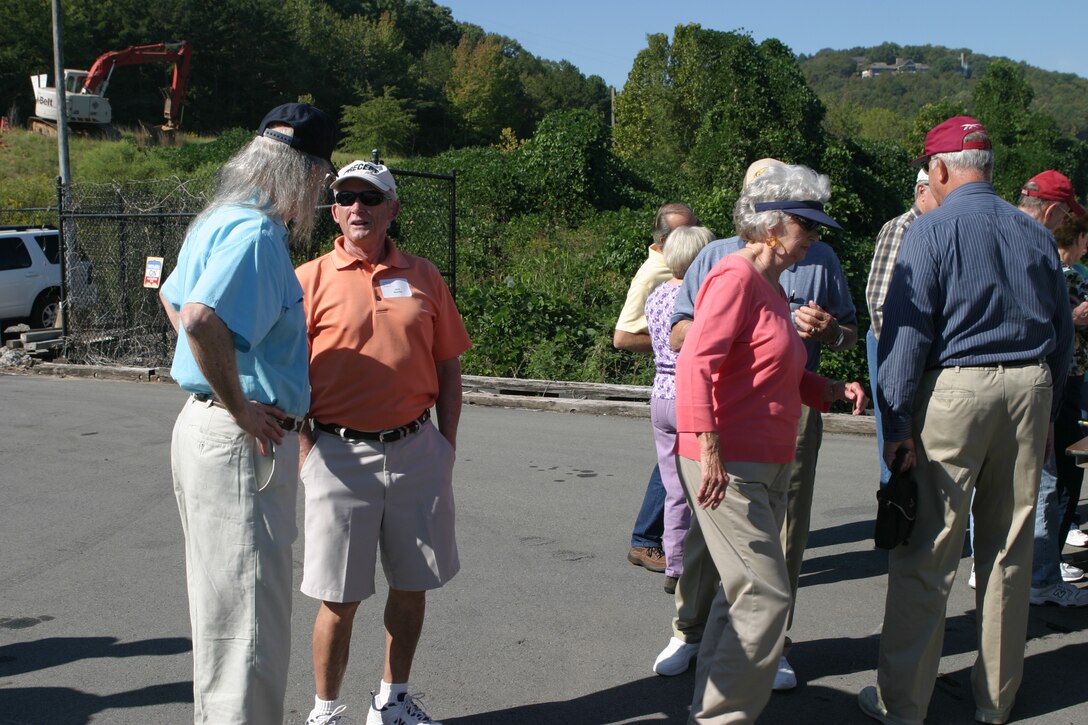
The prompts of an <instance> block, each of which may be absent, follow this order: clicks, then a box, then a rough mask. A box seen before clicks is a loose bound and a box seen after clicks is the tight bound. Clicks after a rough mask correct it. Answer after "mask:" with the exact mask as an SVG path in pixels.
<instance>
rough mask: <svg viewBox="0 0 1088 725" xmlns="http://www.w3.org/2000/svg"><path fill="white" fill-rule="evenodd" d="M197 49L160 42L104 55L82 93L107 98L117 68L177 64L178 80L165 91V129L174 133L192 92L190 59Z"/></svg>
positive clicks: (177, 43)
mask: <svg viewBox="0 0 1088 725" xmlns="http://www.w3.org/2000/svg"><path fill="white" fill-rule="evenodd" d="M192 55H193V48H192V46H191V45H189V41H187V40H180V41H178V42H176V43H156V44H154V45H134V46H132V47H131V48H125V49H124V50H111V51H109V52H108V53H103V54H102V55H101V56H99V57H98V60H96V61H95V62H94V65H93V66H91V70H90V71H88V72H87V79H86V80H85V81H84V82H83V89H82V90H81V93H97V94H100V95H105V93H106V87H107V86H109V81H110V76H111V75H112V74H113V69H114V68H116V67H117V66H121V65H142V64H145V63H173V64H174V78H173V81H172V82H171V83H170V87H169V88H163V89H162V93H163V96H164V97H165V99H166V103H165V106H164V108H163V115H164V116H165V117H166V123H165V124H164V125H163V129H165V130H169V131H173V130H175V129H177V128H178V127H179V126H180V125H181V111H182V109H183V108H184V106H185V96H186V94H187V93H188V91H189V60H190V59H191V58H192Z"/></svg>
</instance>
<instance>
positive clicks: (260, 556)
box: [170, 399, 298, 725]
mask: <svg viewBox="0 0 1088 725" xmlns="http://www.w3.org/2000/svg"><path fill="white" fill-rule="evenodd" d="M170 459H171V467H172V469H173V475H174V495H175V496H176V498H177V501H178V511H179V512H180V514H181V526H182V530H183V531H184V534H185V575H186V581H187V584H188V590H189V618H190V620H191V624H192V628H193V722H194V723H196V724H197V725H246V724H249V725H265V724H267V723H282V722H283V698H284V692H285V691H286V689H287V665H288V662H289V661H290V659H291V577H292V569H291V545H292V544H293V543H294V541H295V537H296V536H297V534H298V529H297V526H296V525H295V495H296V493H297V491H298V436H297V435H296V434H295V433H287V434H286V435H285V436H284V439H283V444H282V445H278V446H276V447H275V450H274V451H273V452H272V454H271V455H268V456H262V455H260V453H258V452H257V449H256V445H255V443H254V440H253V438H252V436H249V435H247V434H246V433H245V431H243V430H242V429H241V428H239V427H238V426H237V425H236V424H235V422H234V419H233V418H231V416H230V414H229V413H227V411H225V410H223V409H222V408H217V407H213V406H211V405H210V404H209V403H198V402H195V401H193V400H192V399H190V400H189V401H188V402H186V404H185V407H184V408H182V411H181V414H180V415H179V416H178V419H177V422H176V423H175V424H174V434H173V440H172V444H171V449H170Z"/></svg>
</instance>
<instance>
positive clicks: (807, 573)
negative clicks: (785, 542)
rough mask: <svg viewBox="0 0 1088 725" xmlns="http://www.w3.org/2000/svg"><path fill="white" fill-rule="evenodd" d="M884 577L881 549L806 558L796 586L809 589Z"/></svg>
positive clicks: (884, 554) (885, 556)
mask: <svg viewBox="0 0 1088 725" xmlns="http://www.w3.org/2000/svg"><path fill="white" fill-rule="evenodd" d="M887 575H888V552H886V551H883V550H881V549H870V550H867V551H843V552H840V553H837V554H828V555H826V556H813V557H808V558H806V559H805V562H804V564H803V565H802V567H801V576H800V577H799V578H798V580H797V586H798V587H812V586H820V585H821V584H834V583H836V582H842V581H850V580H853V579H868V578H870V577H886V576H887Z"/></svg>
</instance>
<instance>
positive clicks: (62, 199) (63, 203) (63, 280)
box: [57, 176, 72, 340]
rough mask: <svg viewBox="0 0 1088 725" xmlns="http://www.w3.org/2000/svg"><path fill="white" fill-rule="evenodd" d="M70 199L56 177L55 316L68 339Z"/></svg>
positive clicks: (62, 184)
mask: <svg viewBox="0 0 1088 725" xmlns="http://www.w3.org/2000/svg"><path fill="white" fill-rule="evenodd" d="M71 199H72V190H71V189H70V188H69V187H68V186H67V185H66V184H65V183H64V179H63V177H60V176H58V177H57V241H59V242H60V302H59V303H58V304H57V314H59V315H60V334H61V336H62V337H63V338H64V339H65V340H67V339H68V312H69V309H70V307H69V304H68V267H69V265H68V254H69V251H70V250H71V248H72V245H71V243H70V242H71V240H70V239H69V238H68V237H69V236H70V235H71V233H70V231H69V230H67V229H66V228H65V224H64V214H65V211H67V210H68V202H70V201H71Z"/></svg>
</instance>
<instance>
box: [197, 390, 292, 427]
mask: <svg viewBox="0 0 1088 725" xmlns="http://www.w3.org/2000/svg"><path fill="white" fill-rule="evenodd" d="M190 395H191V396H192V398H193V400H195V401H196V402H198V403H211V404H212V405H214V406H215V407H216V408H222V409H223V410H226V409H227V406H225V405H223V404H222V403H220V402H219V401H218V400H216V399H215V398H214V397H212V396H211V395H206V394H204V393H190ZM273 417H275V416H273ZM302 422H303V418H292V417H290V416H288V417H286V418H276V423H278V424H279V426H280V428H283V429H284V430H285V431H287V432H288V433H298V432H299V431H300V430H302Z"/></svg>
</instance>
